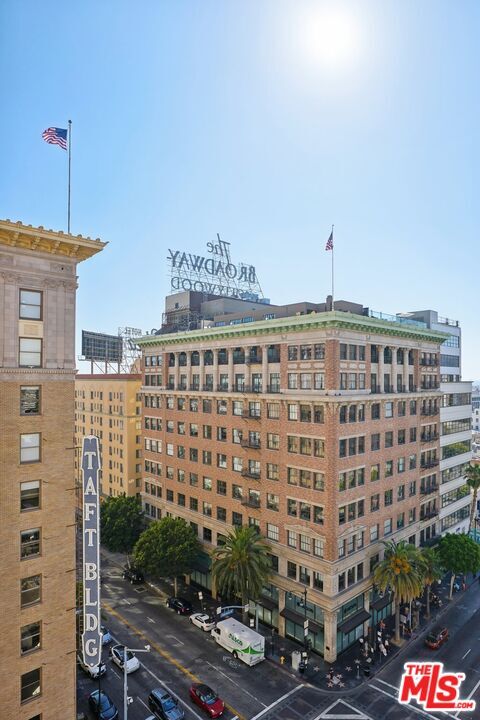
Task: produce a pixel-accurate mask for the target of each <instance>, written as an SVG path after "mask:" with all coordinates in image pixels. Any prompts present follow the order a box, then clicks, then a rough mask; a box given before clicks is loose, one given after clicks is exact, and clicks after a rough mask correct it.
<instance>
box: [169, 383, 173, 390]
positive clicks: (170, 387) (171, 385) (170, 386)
mask: <svg viewBox="0 0 480 720" xmlns="http://www.w3.org/2000/svg"><path fill="white" fill-rule="evenodd" d="M167 390H175V383H167Z"/></svg>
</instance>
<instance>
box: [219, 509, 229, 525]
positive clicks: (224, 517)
mask: <svg viewBox="0 0 480 720" xmlns="http://www.w3.org/2000/svg"><path fill="white" fill-rule="evenodd" d="M217 520H220V522H227V511H226V510H225V508H222V507H217Z"/></svg>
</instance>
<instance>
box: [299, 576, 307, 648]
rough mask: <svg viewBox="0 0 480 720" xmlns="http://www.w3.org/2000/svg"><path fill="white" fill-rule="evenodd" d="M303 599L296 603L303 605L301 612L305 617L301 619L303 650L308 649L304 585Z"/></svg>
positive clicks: (305, 591)
mask: <svg viewBox="0 0 480 720" xmlns="http://www.w3.org/2000/svg"><path fill="white" fill-rule="evenodd" d="M302 595H303V600H300V602H299V603H298V604H299V605H300V607H303V612H304V616H305V619H304V621H303V644H304V646H305V650H308V618H307V588H306V587H305V590H304V591H303V593H302Z"/></svg>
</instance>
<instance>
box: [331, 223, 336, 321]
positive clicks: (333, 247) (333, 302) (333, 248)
mask: <svg viewBox="0 0 480 720" xmlns="http://www.w3.org/2000/svg"><path fill="white" fill-rule="evenodd" d="M333 228H334V226H333V225H332V240H333ZM334 252H335V243H333V244H332V310H335V299H334V298H335V294H334V293H335V284H334V261H333V254H334Z"/></svg>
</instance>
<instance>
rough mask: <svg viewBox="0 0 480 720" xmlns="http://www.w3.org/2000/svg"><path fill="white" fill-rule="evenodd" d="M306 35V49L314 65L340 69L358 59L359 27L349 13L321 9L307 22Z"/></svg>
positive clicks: (307, 19)
mask: <svg viewBox="0 0 480 720" xmlns="http://www.w3.org/2000/svg"><path fill="white" fill-rule="evenodd" d="M304 33H305V34H304V48H305V51H306V53H307V54H308V56H309V58H310V59H311V60H312V61H316V62H317V63H320V64H322V65H324V66H326V67H330V68H338V69H340V68H343V67H346V66H348V65H351V64H352V63H353V62H355V60H356V59H357V57H358V51H359V28H358V24H357V21H356V18H355V17H354V16H353V15H352V14H351V13H349V12H347V11H345V10H342V9H340V8H338V7H336V8H335V7H334V8H330V9H327V8H323V9H319V10H318V11H317V12H315V13H313V14H312V15H311V16H310V17H308V18H306V22H305V28H304Z"/></svg>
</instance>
